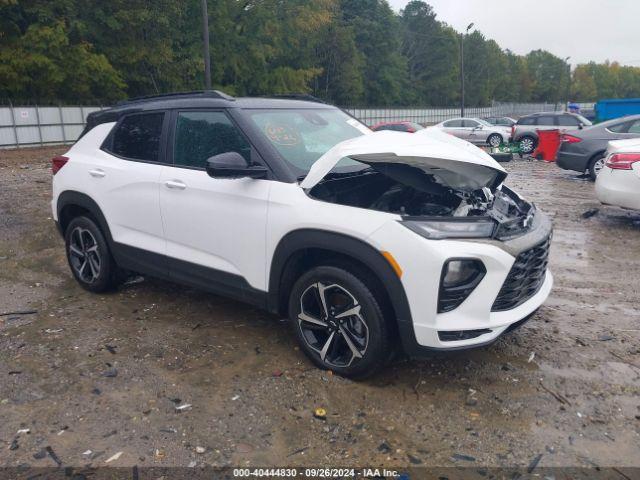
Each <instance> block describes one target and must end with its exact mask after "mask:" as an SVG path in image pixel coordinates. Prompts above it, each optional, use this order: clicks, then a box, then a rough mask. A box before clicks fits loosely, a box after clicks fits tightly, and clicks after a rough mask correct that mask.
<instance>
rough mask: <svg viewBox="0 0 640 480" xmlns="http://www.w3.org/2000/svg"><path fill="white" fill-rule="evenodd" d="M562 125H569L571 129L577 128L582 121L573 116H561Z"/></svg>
mask: <svg viewBox="0 0 640 480" xmlns="http://www.w3.org/2000/svg"><path fill="white" fill-rule="evenodd" d="M560 125H567V126H569V127H577V126H578V125H580V120H578V119H577V118H576V117H574V116H573V115H561V116H560Z"/></svg>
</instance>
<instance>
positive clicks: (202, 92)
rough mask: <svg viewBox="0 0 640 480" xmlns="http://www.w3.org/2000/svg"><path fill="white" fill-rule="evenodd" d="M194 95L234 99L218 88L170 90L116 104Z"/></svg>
mask: <svg viewBox="0 0 640 480" xmlns="http://www.w3.org/2000/svg"><path fill="white" fill-rule="evenodd" d="M194 96H200V97H210V98H222V99H223V100H229V101H234V100H235V98H233V97H232V96H231V95H227V94H226V93H224V92H221V91H220V90H194V91H191V92H172V93H161V94H158V95H145V96H142V97H135V98H130V99H128V100H122V101H120V102H118V103H117V104H116V105H128V104H130V103H137V102H146V101H149V100H156V99H161V98H180V97H194Z"/></svg>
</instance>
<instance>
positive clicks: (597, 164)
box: [588, 153, 605, 182]
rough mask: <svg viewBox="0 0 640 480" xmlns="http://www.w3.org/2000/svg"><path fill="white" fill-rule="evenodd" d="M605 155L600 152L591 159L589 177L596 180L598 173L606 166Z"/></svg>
mask: <svg viewBox="0 0 640 480" xmlns="http://www.w3.org/2000/svg"><path fill="white" fill-rule="evenodd" d="M604 158H605V157H604V155H603V154H601V153H599V154H597V155H595V156H594V157H593V158H592V159H591V161H589V169H588V170H589V177H590V178H591V180H593V181H594V182H595V180H596V178H597V177H598V174H599V173H600V172H601V171H602V169H603V168H604Z"/></svg>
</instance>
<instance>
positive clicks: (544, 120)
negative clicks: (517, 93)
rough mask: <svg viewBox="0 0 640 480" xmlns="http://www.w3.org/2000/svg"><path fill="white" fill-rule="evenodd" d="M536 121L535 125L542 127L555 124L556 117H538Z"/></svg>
mask: <svg viewBox="0 0 640 480" xmlns="http://www.w3.org/2000/svg"><path fill="white" fill-rule="evenodd" d="M537 120H538V121H537V122H536V125H542V126H544V127H548V126H551V125H555V124H556V117H552V116H551V115H548V116H541V117H538V118H537Z"/></svg>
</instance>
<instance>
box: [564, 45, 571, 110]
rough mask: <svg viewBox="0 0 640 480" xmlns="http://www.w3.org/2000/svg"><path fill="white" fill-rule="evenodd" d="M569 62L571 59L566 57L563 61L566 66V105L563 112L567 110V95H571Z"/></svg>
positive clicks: (568, 99)
mask: <svg viewBox="0 0 640 480" xmlns="http://www.w3.org/2000/svg"><path fill="white" fill-rule="evenodd" d="M569 60H571V57H567V58H565V59H564V61H565V63H566V64H567V103H566V104H565V106H564V109H565V110H569V101H570V98H569V95H570V94H571V93H570V92H571V90H570V89H571V64H570V63H569Z"/></svg>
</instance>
